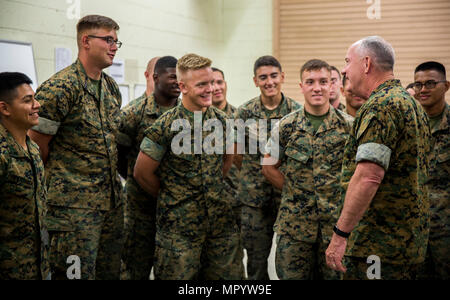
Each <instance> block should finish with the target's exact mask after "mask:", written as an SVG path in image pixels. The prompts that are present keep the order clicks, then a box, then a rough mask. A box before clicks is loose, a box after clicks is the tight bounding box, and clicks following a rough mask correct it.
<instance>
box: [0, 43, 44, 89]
mask: <svg viewBox="0 0 450 300" xmlns="http://www.w3.org/2000/svg"><path fill="white" fill-rule="evenodd" d="M0 72H20V73H24V74H25V75H27V76H28V77H30V79H31V80H32V81H33V83H32V84H31V87H32V88H33V90H34V91H36V89H37V87H38V80H37V75H36V64H35V62H34V54H33V45H32V44H31V43H24V42H15V41H6V40H0Z"/></svg>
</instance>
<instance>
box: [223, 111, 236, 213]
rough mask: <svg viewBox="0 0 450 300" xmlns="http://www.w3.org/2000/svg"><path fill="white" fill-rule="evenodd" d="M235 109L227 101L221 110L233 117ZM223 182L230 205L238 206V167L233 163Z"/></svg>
mask: <svg viewBox="0 0 450 300" xmlns="http://www.w3.org/2000/svg"><path fill="white" fill-rule="evenodd" d="M236 111H237V109H236V108H235V107H234V106H233V105H231V104H230V103H227V106H225V109H224V110H223V112H224V113H226V115H227V117H228V118H230V119H234V116H235V113H236ZM225 184H226V189H225V190H224V192H225V193H226V194H228V197H230V201H231V206H232V207H237V206H239V205H240V201H239V197H238V189H239V169H238V168H237V167H236V166H235V165H234V164H233V165H232V166H231V169H230V171H229V172H228V175H227V177H225Z"/></svg>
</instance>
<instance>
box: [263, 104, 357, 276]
mask: <svg viewBox="0 0 450 300" xmlns="http://www.w3.org/2000/svg"><path fill="white" fill-rule="evenodd" d="M352 122H353V118H352V117H351V116H349V115H347V114H345V113H343V112H341V111H339V110H335V109H334V108H333V107H330V112H329V114H328V115H327V117H326V118H325V119H324V121H323V123H322V125H320V127H319V129H318V130H317V132H314V128H313V126H312V124H311V121H310V120H309V119H308V117H307V116H306V115H305V109H304V108H302V109H300V110H298V111H296V112H293V113H290V114H289V115H287V116H286V117H284V118H283V119H281V121H280V123H279V124H278V125H277V126H276V127H275V128H274V129H273V130H279V137H280V139H279V148H280V149H279V150H280V152H279V153H280V156H279V159H280V160H281V161H282V162H283V163H285V171H284V174H283V175H284V177H285V182H284V185H283V191H282V198H281V205H280V209H279V211H278V217H277V221H276V222H275V225H274V230H275V232H276V233H277V236H278V237H277V239H278V242H277V254H276V262H277V263H276V269H277V274H278V277H279V278H280V279H291V280H292V279H296V280H301V279H303V280H308V279H340V277H341V276H340V274H338V272H335V271H333V270H331V269H329V268H328V267H327V265H326V262H325V250H326V247H327V245H328V244H329V243H330V241H331V236H332V235H333V225H334V224H336V222H337V220H338V218H339V215H338V208H339V207H340V204H341V194H340V189H339V185H340V172H341V166H342V158H343V155H344V146H345V142H346V141H347V138H348V136H349V133H350V130H351V126H352ZM272 136H274V133H272ZM275 143H276V141H274V140H273V139H272V138H271V139H270V140H269V143H268V144H267V148H266V151H267V152H269V153H272V147H273V145H275Z"/></svg>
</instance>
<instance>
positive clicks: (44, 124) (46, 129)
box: [31, 117, 61, 135]
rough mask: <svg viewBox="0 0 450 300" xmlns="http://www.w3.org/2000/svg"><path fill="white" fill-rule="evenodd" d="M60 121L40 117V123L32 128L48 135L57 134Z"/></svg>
mask: <svg viewBox="0 0 450 300" xmlns="http://www.w3.org/2000/svg"><path fill="white" fill-rule="evenodd" d="M60 125H61V123H60V122H56V121H52V120H49V119H46V118H43V117H39V124H38V125H36V126H34V127H33V128H31V129H32V130H34V131H37V132H40V133H42V134H47V135H55V134H56V133H57V132H58V129H59V126H60Z"/></svg>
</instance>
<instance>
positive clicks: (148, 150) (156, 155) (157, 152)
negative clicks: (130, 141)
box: [141, 137, 166, 162]
mask: <svg viewBox="0 0 450 300" xmlns="http://www.w3.org/2000/svg"><path fill="white" fill-rule="evenodd" d="M141 151H142V152H144V153H145V154H146V155H148V156H150V157H151V158H153V159H154V160H156V161H159V162H161V160H162V158H163V157H164V154H165V153H166V149H165V148H164V147H163V146H161V145H159V144H157V143H155V142H154V141H152V140H151V139H149V138H148V137H145V138H144V140H143V141H142V143H141Z"/></svg>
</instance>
